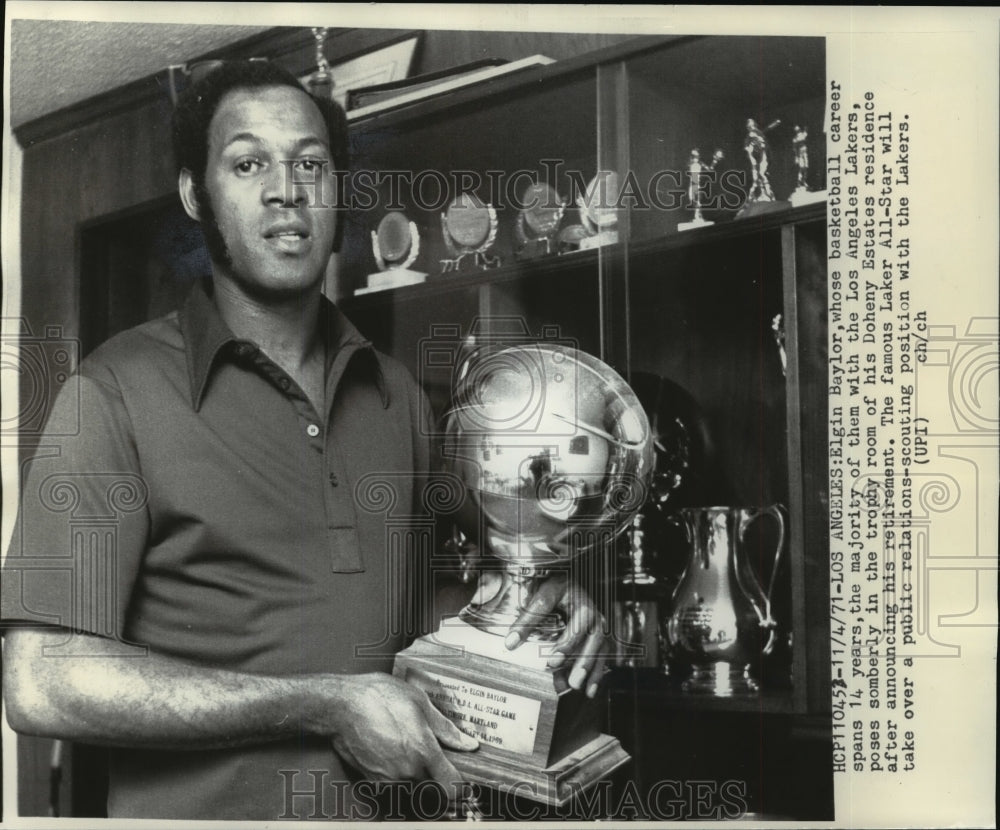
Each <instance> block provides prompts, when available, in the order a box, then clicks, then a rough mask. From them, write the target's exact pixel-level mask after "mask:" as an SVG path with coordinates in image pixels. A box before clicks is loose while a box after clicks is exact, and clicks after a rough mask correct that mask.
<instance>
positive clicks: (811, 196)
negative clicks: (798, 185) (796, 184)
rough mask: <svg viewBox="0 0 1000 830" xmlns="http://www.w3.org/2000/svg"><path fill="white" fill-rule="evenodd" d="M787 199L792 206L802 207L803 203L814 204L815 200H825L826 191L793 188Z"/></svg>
mask: <svg viewBox="0 0 1000 830" xmlns="http://www.w3.org/2000/svg"><path fill="white" fill-rule="evenodd" d="M788 201H789V202H791V203H792V207H802V206H803V205H814V204H816V203H817V202H825V201H826V191H825V190H805V189H802V190H795V191H793V192H792V195H791V196H789V197H788Z"/></svg>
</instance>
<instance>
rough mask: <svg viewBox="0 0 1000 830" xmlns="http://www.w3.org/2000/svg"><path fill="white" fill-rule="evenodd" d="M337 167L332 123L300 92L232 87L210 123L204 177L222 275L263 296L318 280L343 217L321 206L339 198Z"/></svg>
mask: <svg viewBox="0 0 1000 830" xmlns="http://www.w3.org/2000/svg"><path fill="white" fill-rule="evenodd" d="M321 169H322V171H323V172H321ZM332 172H333V170H332V162H331V153H330V146H329V138H328V136H327V131H326V124H325V123H324V121H323V118H322V116H321V115H320V112H319V110H318V109H317V108H316V105H315V104H314V103H313V102H312V101H311V100H310V99H309V97H308V95H306V93H305V92H304V91H300V90H297V89H294V88H292V87H290V86H274V87H261V88H254V89H237V90H233V91H232V92H229V93H227V94H226V95H225V96H224V97H223V98H222V101H220V103H219V107H218V109H217V110H216V112H215V115H214V116H213V117H212V122H211V124H210V125H209V131H208V163H207V165H206V169H205V182H204V187H205V190H206V191H207V195H208V197H209V199H210V202H211V204H210V205H205V207H207V208H208V211H203V216H202V219H203V220H204V221H206V222H212V221H213V220H214V222H215V224H216V227H217V229H218V232H219V234H220V235H221V238H222V241H223V242H224V243H225V249H226V253H227V254H228V256H227V257H226V258H225V259H226V261H224V262H216V263H215V271H216V274H215V276H216V279H217V280H218V279H220V278H221V279H223V280H229V281H231V282H232V283H233V285H234V287H236V288H238V289H239V290H240V291H241V292H242V293H244V294H246V295H247V296H248V297H250V298H253V299H256V300H259V301H265V302H266V301H268V300H276V299H288V298H291V297H293V296H295V295H299V294H301V293H303V292H305V291H309V290H311V289H313V288H315V287H317V286H319V285H321V284H322V280H323V275H324V274H325V271H326V265H327V261H328V260H329V258H330V254H331V252H332V250H333V243H334V233H335V231H336V223H337V215H336V212H335V211H334V210H333V209H331V208H326V207H323V206H322V204H323V202H324V201H325V202H327V203H330V202H332V201H333V192H334V191H333V183H334V179H333V176H332V175H331V174H332ZM317 178H322V179H323V181H322V184H321V185H320V183H317V184H315V185H313V184H309V185H303V184H301V183H312V182H315V181H316V179H317ZM294 182H300V184H298V185H296V184H295V183H294Z"/></svg>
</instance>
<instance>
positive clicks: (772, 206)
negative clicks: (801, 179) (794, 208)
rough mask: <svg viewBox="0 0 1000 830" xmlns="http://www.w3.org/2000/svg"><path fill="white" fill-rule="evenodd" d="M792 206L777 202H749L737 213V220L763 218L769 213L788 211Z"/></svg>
mask: <svg viewBox="0 0 1000 830" xmlns="http://www.w3.org/2000/svg"><path fill="white" fill-rule="evenodd" d="M790 207H791V205H790V204H789V203H788V202H785V201H775V202H747V203H746V204H745V205H743V207H741V208H740V209H739V210H738V211H737V212H736V217H735V218H736V219H750V218H751V217H754V216H763V215H764V214H767V213H775V212H777V211H779V210H788V208H790Z"/></svg>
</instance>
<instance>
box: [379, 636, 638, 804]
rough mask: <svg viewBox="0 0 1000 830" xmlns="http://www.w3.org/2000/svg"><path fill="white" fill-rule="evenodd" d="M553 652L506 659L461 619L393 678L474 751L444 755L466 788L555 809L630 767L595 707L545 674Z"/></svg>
mask: <svg viewBox="0 0 1000 830" xmlns="http://www.w3.org/2000/svg"><path fill="white" fill-rule="evenodd" d="M550 650H551V645H550V644H542V643H534V642H530V641H529V642H527V643H524V644H523V645H521V646H520V647H518V648H517V649H515V650H514V651H508V650H507V648H506V647H505V646H504V644H503V638H502V637H498V636H496V635H494V634H488V633H486V632H484V631H480V630H479V629H476V628H473V627H472V626H470V625H467V624H466V623H464V622H461V621H460V620H458V618H452V619H449V620H445V621H444V622H443V623H442V625H441V628H440V629H438V631H437V632H436V633H435V634H432V635H430V636H427V637H421V638H419V639H418V640H416V641H415V642H414V643H413V645H411V646H410V647H409V648H407V649H405V650H404V651H402V652H400V653H399V654H398V655H396V662H395V666H394V668H393V674H394V675H395V676H397V677H400V678H402V679H403V680H406V681H407V682H408V683H412V684H413V685H415V686H418V687H419V688H421V689H423V690H424V691H425V692H426V693H427V696H428V697H429V698H430V699H431V701H432V702H433V703H434V705H435V706H437V708H438V709H440V710H441V712H442V713H444V714H445V715H446V716H447V717H449V718H450V719H451V720H452V721H453V722H454V723H455V725H456V726H458V728H459V729H461V730H462V731H463V732H466V733H468V734H470V735H473V736H474V737H476V738H477V739H478V740H479V749H477V750H475V751H474V752H453V751H447V754H448V757H449V758H450V759H451V761H452V762H453V763H454V764H455V766H456V768H457V769H458V771H459V772H460V773H462V775H463V776H465V778H466V780H467V781H469V782H472V783H477V784H485V785H489V786H493V787H496V788H497V789H500V790H502V791H508V792H511V793H513V794H514V795H517V796H520V797H523V798H529V799H532V800H535V801H540V802H543V803H545V804H549V805H554V806H561V805H563V804H565V803H566V802H567V801H569V800H570V799H572V798H573V797H574V796H575V795H577V794H578V793H580V792H582V791H584V790H586V789H587V788H589V787H591V786H593V785H594V784H596V783H597V782H598V781H600V780H601V779H602V778H605V777H607V776H608V775H609V774H610V773H611V772H613V771H614V770H616V769H618V767H620V766H622V765H623V764H625V763H626V762H627V761H628V760H629V756H628V754H627V753H626V752H625V751H624V750H623V749H622V748H621V744H620V743H619V742H618V739H617V738H613V737H611V736H609V735H602V734H601V733H600V731H599V730H598V728H597V717H596V716H597V708H596V705H595V702H594V701H592V700H590V699H588V698H587V697H586V696H585V695H584V694H583V692H580V691H576V690H574V689H571V688H570V687H569V685H568V684H567V682H566V670H565V669H563V668H562V667H560V669H557V670H552V669H547V668H546V667H545V662H546V660H547V658H548V654H549V653H550Z"/></svg>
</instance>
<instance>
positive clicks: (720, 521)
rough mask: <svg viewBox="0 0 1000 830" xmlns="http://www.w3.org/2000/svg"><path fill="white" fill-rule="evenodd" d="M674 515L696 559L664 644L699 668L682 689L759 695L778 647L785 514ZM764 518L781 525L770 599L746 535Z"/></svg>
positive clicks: (769, 510)
mask: <svg viewBox="0 0 1000 830" xmlns="http://www.w3.org/2000/svg"><path fill="white" fill-rule="evenodd" d="M675 516H676V520H677V521H678V522H679V523H680V524H681V526H682V527H683V528H684V531H685V533H686V535H687V541H688V544H689V546H690V554H689V557H688V563H687V567H686V569H685V570H684V573H683V575H682V576H681V580H680V582H679V583H678V585H677V588H676V589H675V590H674V593H673V598H672V603H671V613H670V616H669V617H668V618H667V620H666V625H665V627H664V628H665V630H664V637H665V638H666V641H667V646H668V649H669V651H670V655H671V657H672V659H674V660H675V661H676V662H678V663H683V664H690V665H691V667H692V669H693V671H692V674H691V676H690V678H688V679H687V680H685V681H684V684H683V689H684V691H686V692H692V693H701V694H712V695H716V696H719V697H728V696H732V695H740V694H755V693H756V692H757V691H758V688H759V681H758V679H757V677H756V676H755V675H756V672H755V670H756V669H757V667H758V664H759V663H760V661H761V658H762V656H767V655H769V654H770V653H771V651H772V650H773V649H774V646H775V642H776V640H777V623H776V622H775V620H774V617H773V616H772V614H771V599H772V594H773V593H774V584H775V577H776V576H777V573H778V565H779V562H780V559H781V552H782V550H783V548H784V541H785V517H784V511H783V508H782V507H781V506H780V505H771V506H770V507H766V508H763V509H757V508H750V507H693V508H684V509H682V510H678V511H676V514H675ZM762 516H773V517H774V519H775V521H776V522H777V523H778V538H777V545H776V547H775V552H774V566H773V567H772V568H771V578H770V581H769V584H768V589H767V592H766V593H765V592H764V590H763V588H762V587H761V584H760V580H759V579H758V577H757V574H756V573H755V572H754V569H753V567H752V566H751V564H750V562H749V561H748V556H747V554H746V548H745V545H744V540H745V537H746V532H747V528H748V527H749V526H750V524H751V523H752V522H753V521H754V520H755V519H757V518H760V517H762Z"/></svg>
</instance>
